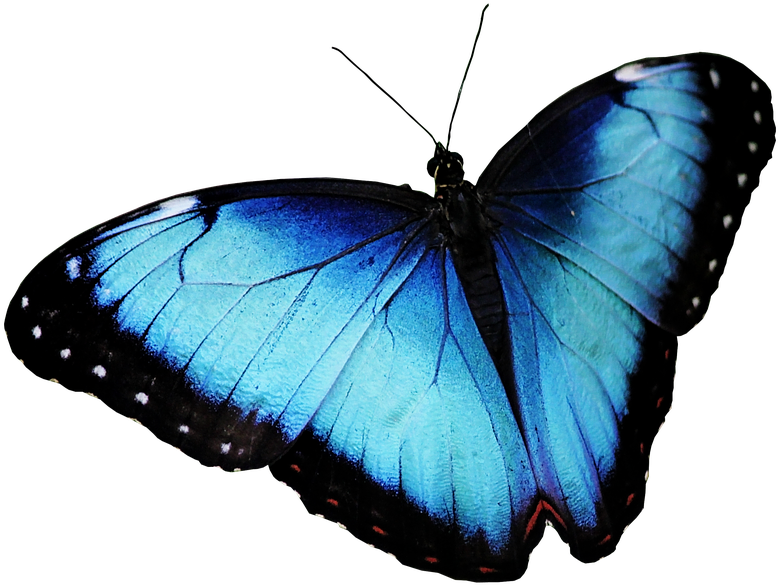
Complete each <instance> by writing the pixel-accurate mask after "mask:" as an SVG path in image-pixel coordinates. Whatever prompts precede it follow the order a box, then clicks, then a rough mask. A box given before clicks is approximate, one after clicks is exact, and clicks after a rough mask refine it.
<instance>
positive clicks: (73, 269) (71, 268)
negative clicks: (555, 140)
mask: <svg viewBox="0 0 779 585" xmlns="http://www.w3.org/2000/svg"><path fill="white" fill-rule="evenodd" d="M316 184H317V185H320V187H318V188H319V189H326V187H322V186H321V185H323V184H324V183H322V182H317V183H316ZM225 189H230V188H229V187H226V188H225ZM366 189H367V190H368V191H371V188H370V187H367V188H366ZM558 190H561V189H558ZM223 192H224V191H223ZM393 193H395V192H394V191H393ZM572 211H575V210H572ZM571 217H575V215H572V216H571ZM72 259H73V257H71V258H69V259H68V261H71V260H72ZM371 261H373V262H375V259H374V260H371V259H370V257H369V258H368V260H367V262H371ZM68 270H71V271H73V272H77V270H78V267H77V266H75V265H74V264H71V265H70V266H69V267H68ZM108 288H110V287H108ZM30 298H31V299H32V298H33V297H32V296H30ZM9 315H10V314H9ZM9 318H10V317H9ZM41 338H42V337H41ZM11 342H12V344H13V343H14V342H13V339H11ZM27 361H30V360H29V359H28V360H27ZM174 367H175V366H174ZM63 382H64V381H63ZM185 451H186V449H185ZM504 578H505V577H504Z"/></svg>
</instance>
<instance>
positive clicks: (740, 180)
mask: <svg viewBox="0 0 779 585" xmlns="http://www.w3.org/2000/svg"><path fill="white" fill-rule="evenodd" d="M736 179H737V180H738V186H739V187H743V186H744V185H746V184H747V174H746V173H739V174H738V175H737V176H736Z"/></svg>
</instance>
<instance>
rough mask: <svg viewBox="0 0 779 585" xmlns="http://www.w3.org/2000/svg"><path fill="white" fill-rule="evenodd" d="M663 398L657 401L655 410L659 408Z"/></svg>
mask: <svg viewBox="0 0 779 585" xmlns="http://www.w3.org/2000/svg"><path fill="white" fill-rule="evenodd" d="M663 398H664V397H663V396H661V397H660V398H658V399H657V408H660V405H661V404H662V403H663Z"/></svg>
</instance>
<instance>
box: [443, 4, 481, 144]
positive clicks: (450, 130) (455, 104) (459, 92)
mask: <svg viewBox="0 0 779 585" xmlns="http://www.w3.org/2000/svg"><path fill="white" fill-rule="evenodd" d="M489 7H490V5H489V4H487V5H486V6H485V7H484V8H483V9H482V11H481V19H479V30H477V31H476V38H475V39H473V49H471V58H470V59H468V65H467V66H466V67H465V75H463V82H462V83H461V84H460V91H458V92H457V101H456V102H454V110H453V111H452V119H451V120H449V133H448V134H447V135H446V150H449V141H450V140H451V139H452V124H454V115H455V114H456V113H457V106H458V105H459V104H460V95H461V94H462V93H463V86H464V85H465V78H466V77H468V70H469V69H470V68H471V61H473V55H474V54H475V53H476V43H478V42H479V35H480V34H481V25H482V24H484V13H485V12H487V8H489Z"/></svg>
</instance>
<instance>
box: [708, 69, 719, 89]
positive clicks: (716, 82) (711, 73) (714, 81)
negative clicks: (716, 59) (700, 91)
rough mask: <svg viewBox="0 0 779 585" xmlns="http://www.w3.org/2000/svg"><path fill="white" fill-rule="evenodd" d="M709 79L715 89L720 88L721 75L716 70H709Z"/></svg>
mask: <svg viewBox="0 0 779 585" xmlns="http://www.w3.org/2000/svg"><path fill="white" fill-rule="evenodd" d="M709 77H711V84H712V85H713V86H714V89H717V88H719V73H717V70H716V69H710V70H709Z"/></svg>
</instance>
